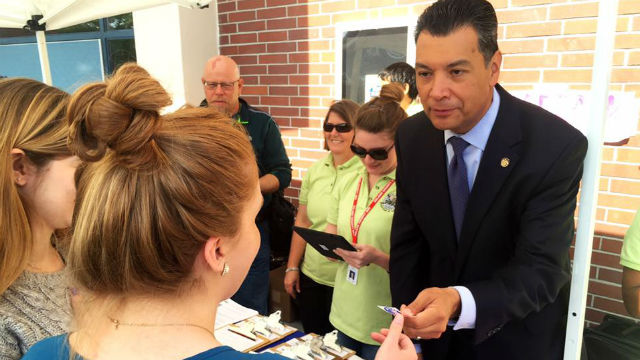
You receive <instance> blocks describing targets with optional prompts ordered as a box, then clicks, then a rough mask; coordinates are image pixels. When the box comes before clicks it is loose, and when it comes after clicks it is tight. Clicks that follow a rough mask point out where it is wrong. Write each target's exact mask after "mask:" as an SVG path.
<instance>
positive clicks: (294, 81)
mask: <svg viewBox="0 0 640 360" xmlns="http://www.w3.org/2000/svg"><path fill="white" fill-rule="evenodd" d="M319 79H320V78H319V77H318V75H291V76H289V83H290V84H291V85H309V84H317V83H318V80H319Z"/></svg>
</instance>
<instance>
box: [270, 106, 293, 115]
mask: <svg viewBox="0 0 640 360" xmlns="http://www.w3.org/2000/svg"><path fill="white" fill-rule="evenodd" d="M270 114H271V115H273V116H300V109H298V108H296V107H276V106H274V107H271V112H270Z"/></svg>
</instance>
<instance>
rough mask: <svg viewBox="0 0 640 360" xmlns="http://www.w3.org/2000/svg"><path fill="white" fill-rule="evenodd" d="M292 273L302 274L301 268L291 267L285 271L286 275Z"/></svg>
mask: <svg viewBox="0 0 640 360" xmlns="http://www.w3.org/2000/svg"><path fill="white" fill-rule="evenodd" d="M291 271H296V272H300V268H299V267H297V266H291V267H287V268H286V269H285V270H284V272H285V273H288V272H291Z"/></svg>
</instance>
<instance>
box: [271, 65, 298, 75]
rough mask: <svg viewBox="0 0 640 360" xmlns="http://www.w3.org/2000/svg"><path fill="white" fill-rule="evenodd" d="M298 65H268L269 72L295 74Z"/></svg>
mask: <svg viewBox="0 0 640 360" xmlns="http://www.w3.org/2000/svg"><path fill="white" fill-rule="evenodd" d="M297 73H298V66H297V65H295V64H292V65H269V74H285V75H290V74H297Z"/></svg>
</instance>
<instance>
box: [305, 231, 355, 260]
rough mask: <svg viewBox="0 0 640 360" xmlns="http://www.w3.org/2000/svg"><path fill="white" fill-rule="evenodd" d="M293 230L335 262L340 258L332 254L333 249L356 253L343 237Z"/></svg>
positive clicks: (319, 232)
mask: <svg viewBox="0 0 640 360" xmlns="http://www.w3.org/2000/svg"><path fill="white" fill-rule="evenodd" d="M293 230H294V231H295V232H296V233H298V235H300V236H301V237H302V239H304V241H306V242H307V243H309V245H311V246H313V248H314V249H316V250H318V252H319V253H320V254H322V255H324V256H326V257H330V258H333V259H336V260H342V258H341V257H340V256H338V255H336V253H334V252H333V250H334V249H344V250H348V251H358V250H357V249H356V248H354V247H353V245H351V243H350V242H348V241H347V239H345V238H344V237H342V236H340V235H335V234H329V233H326V232H323V231H317V230H311V229H307V228H302V227H299V226H294V227H293Z"/></svg>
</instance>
